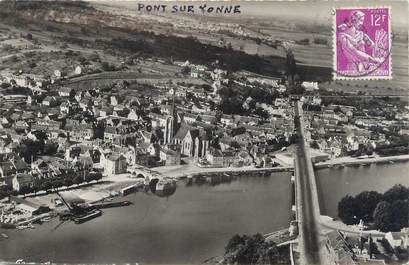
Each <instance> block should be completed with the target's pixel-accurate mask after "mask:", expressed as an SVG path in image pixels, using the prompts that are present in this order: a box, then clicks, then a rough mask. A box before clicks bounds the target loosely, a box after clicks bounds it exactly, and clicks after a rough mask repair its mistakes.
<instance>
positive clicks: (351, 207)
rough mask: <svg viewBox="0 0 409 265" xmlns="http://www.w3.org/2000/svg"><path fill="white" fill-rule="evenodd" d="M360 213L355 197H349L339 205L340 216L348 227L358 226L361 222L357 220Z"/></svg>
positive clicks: (343, 199)
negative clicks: (357, 214)
mask: <svg viewBox="0 0 409 265" xmlns="http://www.w3.org/2000/svg"><path fill="white" fill-rule="evenodd" d="M357 211H358V208H357V203H356V200H355V198H354V197H352V196H350V195H347V196H345V197H343V198H342V199H341V201H340V202H339V203H338V216H339V218H341V220H342V222H344V223H345V224H347V225H351V224H357V223H358V222H359V220H358V219H357V218H356V213H357Z"/></svg>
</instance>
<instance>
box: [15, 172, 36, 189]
mask: <svg viewBox="0 0 409 265" xmlns="http://www.w3.org/2000/svg"><path fill="white" fill-rule="evenodd" d="M33 182H34V177H33V176H32V175H31V174H25V173H18V174H16V175H15V176H14V178H13V182H12V187H13V190H15V191H22V190H27V189H28V188H30V187H31V186H32V185H33Z"/></svg>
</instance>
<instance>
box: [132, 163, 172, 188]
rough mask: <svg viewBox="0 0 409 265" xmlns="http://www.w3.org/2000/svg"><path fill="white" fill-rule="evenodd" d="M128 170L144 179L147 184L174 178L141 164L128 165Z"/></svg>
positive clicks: (135, 176) (136, 176) (134, 175)
mask: <svg viewBox="0 0 409 265" xmlns="http://www.w3.org/2000/svg"><path fill="white" fill-rule="evenodd" d="M127 171H128V172H129V173H131V174H132V176H133V177H134V178H141V179H144V180H145V183H146V184H149V183H151V182H152V181H155V182H158V181H160V180H173V178H171V177H168V176H166V175H163V174H162V173H160V172H158V171H155V170H152V169H150V168H147V167H143V166H139V165H136V166H131V167H128V170H127Z"/></svg>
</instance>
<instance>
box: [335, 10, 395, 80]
mask: <svg viewBox="0 0 409 265" xmlns="http://www.w3.org/2000/svg"><path fill="white" fill-rule="evenodd" d="M334 16H335V18H334V30H333V34H334V35H333V38H334V66H333V67H334V79H338V80H339V79H358V80H359V79H390V78H391V77H392V61H391V27H390V25H391V16H390V8H389V7H363V8H361V7H360V8H337V9H335V10H334Z"/></svg>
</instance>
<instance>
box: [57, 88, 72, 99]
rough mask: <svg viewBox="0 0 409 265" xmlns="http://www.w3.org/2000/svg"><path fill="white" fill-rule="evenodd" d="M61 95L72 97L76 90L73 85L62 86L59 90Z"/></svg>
mask: <svg viewBox="0 0 409 265" xmlns="http://www.w3.org/2000/svg"><path fill="white" fill-rule="evenodd" d="M58 95H59V96H60V97H71V96H73V95H74V90H73V89H72V88H71V87H62V88H60V89H59V90H58Z"/></svg>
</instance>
